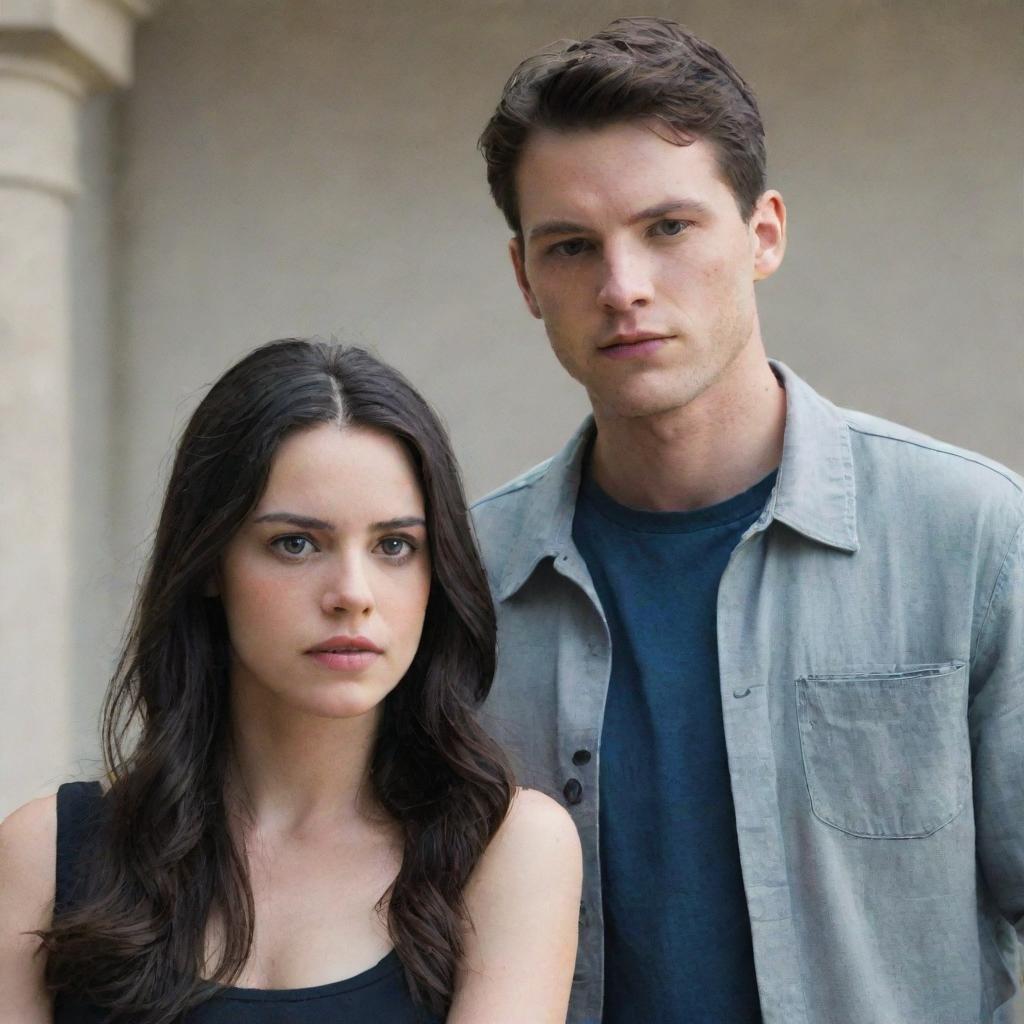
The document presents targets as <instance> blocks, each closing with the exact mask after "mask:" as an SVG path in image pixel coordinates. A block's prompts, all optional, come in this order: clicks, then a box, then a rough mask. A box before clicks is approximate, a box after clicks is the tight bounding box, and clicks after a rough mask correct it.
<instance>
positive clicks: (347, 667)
mask: <svg viewBox="0 0 1024 1024" xmlns="http://www.w3.org/2000/svg"><path fill="white" fill-rule="evenodd" d="M306 653H307V654H308V655H309V657H311V658H312V659H313V660H314V661H315V662H316V663H317V664H318V665H322V666H323V667H324V668H327V669H330V670H331V671H332V672H354V671H359V670H360V669H364V668H367V667H369V666H370V665H372V664H373V663H374V662H375V661H376V660H377V658H379V657H380V654H379V652H377V651H358V650H350V651H307V652H306Z"/></svg>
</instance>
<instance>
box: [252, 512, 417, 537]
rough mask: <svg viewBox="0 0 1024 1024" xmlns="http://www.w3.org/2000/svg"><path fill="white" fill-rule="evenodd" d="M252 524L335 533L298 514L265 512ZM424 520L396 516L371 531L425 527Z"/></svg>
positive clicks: (322, 523)
mask: <svg viewBox="0 0 1024 1024" xmlns="http://www.w3.org/2000/svg"><path fill="white" fill-rule="evenodd" d="M253 522H254V523H285V524H287V525H288V526H295V527H298V528H299V529H300V530H326V531H328V532H329V533H334V532H335V526H334V524H333V523H328V522H327V521H326V520H323V519H315V518H313V517H312V516H303V515H299V513H298V512H265V513H264V514H263V515H261V516H257V517H256V518H255V519H254V520H253ZM426 525H427V523H426V520H425V519H423V517H422V516H398V517H397V518H395V519H382V520H381V521H380V522H377V523H371V524H370V529H371V530H402V529H408V528H409V527H410V526H426Z"/></svg>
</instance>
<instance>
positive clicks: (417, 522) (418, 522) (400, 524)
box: [373, 516, 427, 530]
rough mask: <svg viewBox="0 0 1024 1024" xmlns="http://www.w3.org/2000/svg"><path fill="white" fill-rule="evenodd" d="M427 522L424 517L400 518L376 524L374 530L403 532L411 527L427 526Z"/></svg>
mask: <svg viewBox="0 0 1024 1024" xmlns="http://www.w3.org/2000/svg"><path fill="white" fill-rule="evenodd" d="M426 525H427V521H426V520H425V519H424V518H423V517H422V516H400V517H399V518H398V519H385V520H384V521H383V522H380V523H374V524H373V529H374V530H402V529H407V528H408V527H410V526H426Z"/></svg>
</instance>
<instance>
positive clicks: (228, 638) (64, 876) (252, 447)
mask: <svg viewBox="0 0 1024 1024" xmlns="http://www.w3.org/2000/svg"><path fill="white" fill-rule="evenodd" d="M494 634H495V626H494V614H493V609H492V607H491V603H490V598H489V595H488V592H487V587H486V581H485V578H484V574H483V570H482V567H481V564H480V561H479V557H478V555H477V552H476V549H475V547H474V544H473V541H472V538H471V534H470V529H469V525H468V520H467V515H466V508H465V501H464V498H463V494H462V489H461V485H460V482H459V477H458V471H457V468H456V465H455V462H454V459H453V457H452V453H451V450H450V447H449V445H448V441H447V439H446V437H445V434H444V431H443V429H442V428H441V426H440V425H439V423H438V421H437V419H436V418H435V416H434V415H433V413H432V412H431V411H430V409H429V407H428V406H427V405H426V404H425V403H424V401H423V400H422V399H421V398H420V396H419V395H418V394H417V393H416V392H415V391H414V390H413V389H412V388H411V387H410V386H409V385H408V383H407V382H406V381H405V380H404V379H403V378H402V377H401V376H400V375H399V374H398V373H396V372H395V371H394V370H392V369H390V368H389V367H386V366H384V365H382V364H381V363H379V362H378V361H377V360H375V359H373V358H372V357H371V356H369V355H368V354H367V353H365V352H363V351H361V350H360V349H355V348H348V349H346V348H341V347H338V346H330V345H325V344H320V343H311V342H305V341H294V340H292V341H281V342H276V343H272V344H270V345H267V346H264V347H263V348H260V349H257V350H256V351H255V352H253V353H252V354H250V355H249V356H247V357H246V358H244V359H242V360H241V362H239V363H238V364H237V365H236V366H234V367H233V368H231V369H230V370H229V371H228V372H227V373H226V374H224V376H223V377H222V378H221V379H220V380H219V381H218V382H217V383H216V384H215V385H214V386H213V388H212V389H211V390H210V392H209V393H208V395H207V396H206V398H205V399H204V400H203V401H202V403H201V404H200V406H199V408H198V409H197V410H196V412H195V414H194V415H193V417H192V419H191V421H190V423H189V425H188V427H187V428H186V430H185V433H184V435H183V437H182V440H181V443H180V445H179V448H178V453H177V458H176V460H175V464H174V468H173V470H172V474H171V479H170V482H169V484H168V488H167V494H166V498H165V501H164V507H163V511H162V514H161V518H160V524H159V527H158V529H157V534H156V541H155V546H154V551H153V555H152V560H151V563H150V566H149V570H148V573H147V576H146V579H145V582H144V584H143V587H142V591H141V595H140V598H139V602H138V605H137V608H136V612H135V616H134V619H133V623H132V628H131V630H130V634H129V639H128V641H127V644H126V647H125V652H124V654H123V656H122V659H121V662H120V665H119V667H118V670H117V672H116V674H115V677H114V681H113V683H112V685H111V689H110V691H109V693H108V698H107V705H106V709H105V715H104V748H105V753H106V759H107V765H108V775H107V779H106V780H105V782H104V787H103V790H101V787H100V784H99V783H76V784H73V785H69V786H63V787H61V789H60V791H59V792H58V794H57V796H56V797H51V798H49V799H43V800H40V801H35V802H33V803H30V804H28V805H26V806H25V807H23V808H22V809H21V810H19V811H17V812H16V813H15V814H13V815H12V816H11V817H10V818H9V819H8V820H7V821H5V822H4V823H3V825H2V826H0V1020H5V1021H6V1020H17V1021H19V1022H21V1024H35V1022H44V1021H45V1022H49V1021H56V1022H57V1024H77V1022H83V1021H103V1020H106V1019H107V1018H108V1017H109V1016H112V1015H116V1014H120V1015H122V1016H118V1017H117V1019H119V1020H120V1019H126V1020H131V1021H137V1022H145V1024H159V1022H170V1021H179V1020H184V1021H186V1022H187V1024H218V1022H222V1021H240V1020H242V1021H246V1022H252V1024H259V1022H261V1021H271V1020H273V1021H275V1022H276V1021H288V1022H296V1024H300V1022H302V1024H305V1022H312V1021H332V1022H337V1024H345V1022H349V1021H352V1022H355V1021H358V1022H363V1021H365V1022H371V1021H372V1022H374V1024H378V1022H379V1024H391V1022H394V1024H400V1022H401V1024H404V1022H407V1021H409V1022H411V1021H424V1020H440V1019H445V1020H447V1021H448V1024H479V1022H481V1021H487V1022H488V1024H512V1022H523V1024H526V1022H529V1024H541V1022H547V1021H551V1022H554V1021H564V1018H565V1012H566V1006H567V1003H568V992H569V985H570V977H571V974H572V966H573V961H574V958H575V949H576V917H577V908H578V901H579V888H580V854H579V846H578V840H577V837H576V834H575V830H574V829H573V826H572V823H571V821H570V820H569V818H568V816H567V815H566V814H565V812H564V811H563V810H562V809H561V808H560V807H558V805H556V804H555V803H554V802H553V801H551V800H549V799H548V798H546V797H544V796H542V795H540V794H538V793H535V792H529V791H520V792H519V793H518V794H516V793H515V791H514V787H513V785H512V783H511V779H510V776H509V773H508V770H507V769H506V767H505V765H504V762H503V760H502V758H501V755H500V754H499V753H498V751H497V750H496V749H495V748H494V747H493V745H492V744H491V742H490V741H489V740H488V739H487V737H486V736H485V735H484V734H483V733H482V732H481V731H480V730H479V728H478V727H477V725H476V724H475V722H474V719H473V717H472V708H473V706H474V705H475V704H476V703H477V702H478V701H479V700H481V699H482V698H483V697H484V696H485V695H486V692H487V689H488V686H489V680H490V677H491V673H492V669H493V661H494ZM133 730H137V738H136V739H135V740H134V743H133V744H132V745H131V746H130V748H129V746H128V744H127V737H128V736H129V735H131V736H135V735H136V732H135V731H133ZM53 993H55V997H54V995H53Z"/></svg>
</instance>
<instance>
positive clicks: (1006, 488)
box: [840, 409, 1024, 523]
mask: <svg viewBox="0 0 1024 1024" xmlns="http://www.w3.org/2000/svg"><path fill="white" fill-rule="evenodd" d="M840 412H841V414H842V416H843V417H844V419H845V420H846V423H847V426H848V427H849V429H850V436H851V444H852V446H853V449H854V465H855V466H856V467H858V469H859V471H860V472H859V473H858V475H859V476H860V475H863V477H864V482H865V483H870V484H871V485H873V486H874V487H875V488H876V489H877V490H878V491H879V492H882V493H884V492H885V491H886V490H887V489H888V488H887V487H886V484H888V486H889V488H892V489H896V490H898V492H899V494H900V495H902V496H903V498H904V499H905V500H907V501H908V502H913V501H917V502H920V501H928V502H935V503H941V506H942V507H943V508H944V509H945V510H946V511H947V512H948V513H950V514H955V513H956V512H958V511H961V512H964V513H968V514H976V513H977V512H978V511H979V510H981V509H982V508H985V509H988V510H990V511H993V510H996V509H1000V510H1002V511H1003V512H1005V513H1006V514H1007V515H1008V516H1010V517H1011V518H1016V519H1017V521H1018V523H1019V522H1020V520H1021V517H1024V479H1022V478H1021V476H1020V475H1019V474H1017V473H1015V472H1014V471H1013V470H1011V469H1009V468H1008V467H1006V466H1004V465H1002V464H1001V463H999V462H996V461H995V460H994V459H990V458H986V457H985V456H984V455H981V454H979V453H978V452H974V451H971V450H969V449H967V448H960V447H958V446H957V445H953V444H948V443H946V442H945V441H940V440H938V439H937V438H934V437H931V436H929V435H928V434H924V433H921V432H920V431H917V430H914V429H912V428H910V427H907V426H904V425H902V424H900V423H893V422H892V421H890V420H885V419H882V418H881V417H879V416H873V415H871V414H869V413H865V412H859V411H857V410H853V409H842V410H840ZM869 474H870V476H869ZM860 490H861V489H860V488H858V491H859V492H860Z"/></svg>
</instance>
